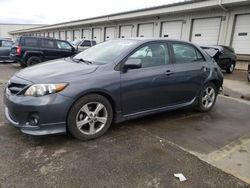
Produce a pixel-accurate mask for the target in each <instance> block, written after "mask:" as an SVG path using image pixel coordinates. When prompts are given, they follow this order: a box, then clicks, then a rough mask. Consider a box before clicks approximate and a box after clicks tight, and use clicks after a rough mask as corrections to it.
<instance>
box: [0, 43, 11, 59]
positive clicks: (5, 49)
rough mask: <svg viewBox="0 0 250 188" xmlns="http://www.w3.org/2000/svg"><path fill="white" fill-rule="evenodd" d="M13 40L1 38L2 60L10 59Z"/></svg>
mask: <svg viewBox="0 0 250 188" xmlns="http://www.w3.org/2000/svg"><path fill="white" fill-rule="evenodd" d="M12 45H13V42H11V41H7V40H2V41H1V40H0V60H1V59H3V60H5V59H9V55H10V51H11V47H12Z"/></svg>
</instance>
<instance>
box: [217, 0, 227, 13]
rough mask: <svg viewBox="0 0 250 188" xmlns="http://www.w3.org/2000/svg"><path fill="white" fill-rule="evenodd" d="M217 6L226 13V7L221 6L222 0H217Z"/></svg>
mask: <svg viewBox="0 0 250 188" xmlns="http://www.w3.org/2000/svg"><path fill="white" fill-rule="evenodd" d="M219 6H220V8H221V9H222V10H224V11H226V12H227V11H228V10H227V8H226V7H224V6H223V5H222V0H219Z"/></svg>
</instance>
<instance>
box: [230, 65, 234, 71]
mask: <svg viewBox="0 0 250 188" xmlns="http://www.w3.org/2000/svg"><path fill="white" fill-rule="evenodd" d="M229 70H230V72H233V71H234V64H231V66H230V68H229Z"/></svg>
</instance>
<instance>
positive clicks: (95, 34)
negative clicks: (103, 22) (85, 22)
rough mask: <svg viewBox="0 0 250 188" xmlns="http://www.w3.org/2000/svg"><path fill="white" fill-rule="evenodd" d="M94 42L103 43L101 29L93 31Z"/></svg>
mask: <svg viewBox="0 0 250 188" xmlns="http://www.w3.org/2000/svg"><path fill="white" fill-rule="evenodd" d="M92 38H93V40H95V41H96V43H99V42H101V29H100V28H95V29H93V37H92Z"/></svg>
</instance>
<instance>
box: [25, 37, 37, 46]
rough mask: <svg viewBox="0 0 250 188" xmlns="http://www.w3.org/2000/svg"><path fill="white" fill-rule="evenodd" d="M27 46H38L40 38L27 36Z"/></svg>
mask: <svg viewBox="0 0 250 188" xmlns="http://www.w3.org/2000/svg"><path fill="white" fill-rule="evenodd" d="M24 41H25V46H30V47H37V46H38V40H37V39H35V38H25V39H24Z"/></svg>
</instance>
